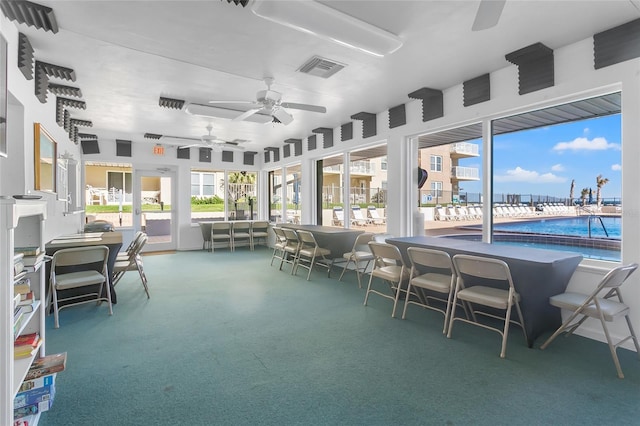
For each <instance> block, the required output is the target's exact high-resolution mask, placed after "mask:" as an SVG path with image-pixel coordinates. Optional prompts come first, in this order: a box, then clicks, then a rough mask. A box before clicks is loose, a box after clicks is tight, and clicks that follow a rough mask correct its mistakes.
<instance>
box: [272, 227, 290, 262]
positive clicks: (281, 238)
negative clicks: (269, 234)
mask: <svg viewBox="0 0 640 426" xmlns="http://www.w3.org/2000/svg"><path fill="white" fill-rule="evenodd" d="M273 233H274V234H275V235H276V239H275V242H274V243H273V253H272V254H271V266H273V260H274V259H280V261H282V259H283V258H284V256H285V254H286V253H285V251H284V248H285V246H286V245H287V237H286V236H285V235H284V231H283V230H282V228H280V227H279V226H274V227H273Z"/></svg>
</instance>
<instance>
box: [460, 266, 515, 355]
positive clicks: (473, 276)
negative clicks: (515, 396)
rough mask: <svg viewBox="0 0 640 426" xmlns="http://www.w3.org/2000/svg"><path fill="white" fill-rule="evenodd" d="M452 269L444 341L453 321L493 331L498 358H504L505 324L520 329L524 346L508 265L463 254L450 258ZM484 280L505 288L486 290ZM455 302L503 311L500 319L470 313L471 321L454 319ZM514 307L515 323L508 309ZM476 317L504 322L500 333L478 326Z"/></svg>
mask: <svg viewBox="0 0 640 426" xmlns="http://www.w3.org/2000/svg"><path fill="white" fill-rule="evenodd" d="M453 265H454V268H455V272H456V277H457V279H456V289H455V293H454V296H453V304H452V307H453V309H452V312H451V317H450V320H449V331H448V333H447V337H448V338H451V332H452V330H453V323H454V322H456V321H463V322H467V323H469V324H473V325H477V326H480V327H483V328H486V329H488V330H493V331H496V332H498V333H499V334H500V335H501V336H502V349H501V350H500V358H504V357H505V355H506V351H507V335H508V332H509V324H510V323H515V324H518V325H520V327H521V328H522V332H523V334H524V340H525V342H526V341H527V332H526V330H525V328H524V320H523V319H522V311H521V310H520V303H519V302H520V295H519V294H518V293H517V292H516V290H515V286H514V285H513V279H512V278H511V271H510V270H509V265H507V264H506V263H505V262H503V261H502V260H498V259H492V258H488V257H481V256H471V255H466V254H456V255H455V256H453ZM487 280H491V281H493V282H502V283H504V285H506V287H507V288H506V289H503V288H498V287H490V286H488V285H485V284H486V281H487ZM478 281H479V282H480V283H479V284H478V283H477V282H478ZM458 301H462V302H463V303H467V304H471V305H482V306H486V307H489V308H493V309H496V310H502V311H505V314H504V316H498V315H494V314H489V313H486V312H483V311H476V310H474V309H470V314H471V318H472V319H471V320H469V319H468V318H461V317H456V315H455V313H456V304H457V303H458ZM514 306H515V308H516V311H517V312H518V318H519V322H516V321H514V320H512V319H511V309H512V307H514ZM477 314H481V315H486V316H489V317H492V318H497V319H500V320H502V321H504V327H503V329H502V330H501V329H499V328H497V327H492V326H490V325H487V324H483V323H481V322H478V320H477V316H476V315H477Z"/></svg>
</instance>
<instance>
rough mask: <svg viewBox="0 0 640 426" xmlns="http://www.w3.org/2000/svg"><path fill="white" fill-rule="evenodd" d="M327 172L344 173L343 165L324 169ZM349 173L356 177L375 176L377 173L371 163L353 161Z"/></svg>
mask: <svg viewBox="0 0 640 426" xmlns="http://www.w3.org/2000/svg"><path fill="white" fill-rule="evenodd" d="M323 170H324V171H325V172H335V173H342V164H336V165H334V166H327V167H324V168H323ZM349 173H351V174H356V175H374V174H375V173H376V167H375V164H372V163H370V162H369V161H352V162H351V166H350V167H349Z"/></svg>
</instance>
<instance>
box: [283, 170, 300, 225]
mask: <svg viewBox="0 0 640 426" xmlns="http://www.w3.org/2000/svg"><path fill="white" fill-rule="evenodd" d="M286 173H287V179H286V184H285V188H286V195H287V198H286V199H287V209H286V215H287V218H286V221H287V222H289V223H300V216H301V210H302V193H301V192H300V190H301V189H302V186H301V183H302V167H301V166H300V165H299V164H298V165H294V166H287V168H286Z"/></svg>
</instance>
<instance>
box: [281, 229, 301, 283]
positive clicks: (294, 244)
mask: <svg viewBox="0 0 640 426" xmlns="http://www.w3.org/2000/svg"><path fill="white" fill-rule="evenodd" d="M282 232H283V233H284V238H285V244H284V247H283V254H282V257H281V258H280V268H279V269H280V270H282V265H283V264H285V263H289V264H291V275H293V273H294V270H295V264H296V259H297V258H298V250H299V249H300V240H299V239H298V234H297V233H296V231H294V230H293V229H289V228H282Z"/></svg>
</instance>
